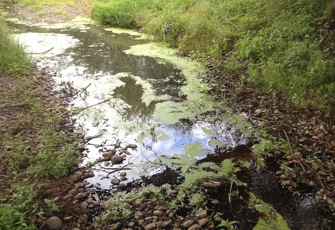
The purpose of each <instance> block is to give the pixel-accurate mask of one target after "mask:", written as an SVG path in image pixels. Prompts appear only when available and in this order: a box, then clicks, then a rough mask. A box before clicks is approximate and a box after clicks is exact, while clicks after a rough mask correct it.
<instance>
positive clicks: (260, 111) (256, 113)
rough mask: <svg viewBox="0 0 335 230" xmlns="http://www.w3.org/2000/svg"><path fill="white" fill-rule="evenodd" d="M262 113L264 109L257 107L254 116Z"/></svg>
mask: <svg viewBox="0 0 335 230" xmlns="http://www.w3.org/2000/svg"><path fill="white" fill-rule="evenodd" d="M261 114H262V110H261V109H256V110H255V112H254V116H255V117H259V116H260V115H261Z"/></svg>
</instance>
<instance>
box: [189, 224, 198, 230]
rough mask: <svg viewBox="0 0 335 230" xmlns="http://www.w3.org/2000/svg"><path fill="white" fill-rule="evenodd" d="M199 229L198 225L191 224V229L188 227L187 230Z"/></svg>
mask: <svg viewBox="0 0 335 230" xmlns="http://www.w3.org/2000/svg"><path fill="white" fill-rule="evenodd" d="M197 229H200V226H199V225H198V224H193V225H192V226H191V227H189V228H188V229H187V230H197Z"/></svg>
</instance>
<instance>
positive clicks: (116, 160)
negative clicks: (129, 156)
mask: <svg viewBox="0 0 335 230" xmlns="http://www.w3.org/2000/svg"><path fill="white" fill-rule="evenodd" d="M111 160H112V161H113V163H114V164H120V163H122V162H123V157H122V156H119V155H114V156H112V158H111Z"/></svg>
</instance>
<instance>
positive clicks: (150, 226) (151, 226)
mask: <svg viewBox="0 0 335 230" xmlns="http://www.w3.org/2000/svg"><path fill="white" fill-rule="evenodd" d="M156 226H157V225H156V223H150V224H147V225H145V226H144V229H145V230H152V229H155V228H156Z"/></svg>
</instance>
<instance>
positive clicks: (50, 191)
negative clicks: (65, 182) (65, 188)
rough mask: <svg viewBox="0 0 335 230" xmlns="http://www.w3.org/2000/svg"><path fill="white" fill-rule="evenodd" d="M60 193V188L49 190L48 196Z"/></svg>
mask: <svg viewBox="0 0 335 230" xmlns="http://www.w3.org/2000/svg"><path fill="white" fill-rule="evenodd" d="M60 191H61V189H60V188H50V189H48V190H47V194H48V195H52V194H56V193H59V192H60Z"/></svg>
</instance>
